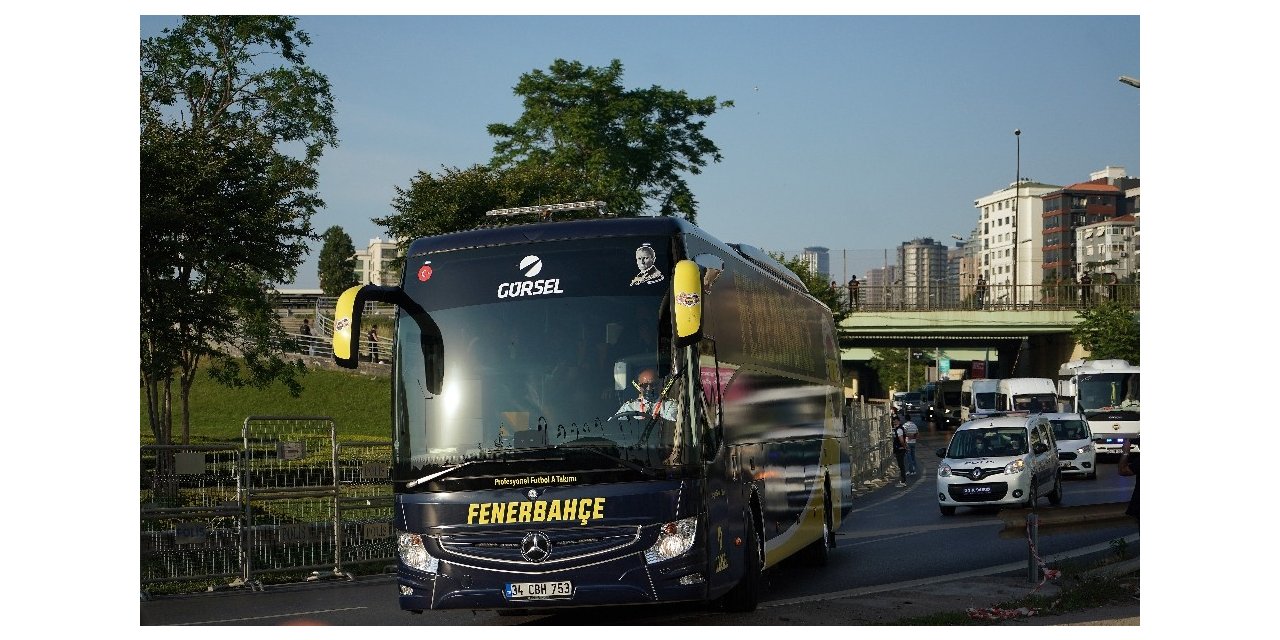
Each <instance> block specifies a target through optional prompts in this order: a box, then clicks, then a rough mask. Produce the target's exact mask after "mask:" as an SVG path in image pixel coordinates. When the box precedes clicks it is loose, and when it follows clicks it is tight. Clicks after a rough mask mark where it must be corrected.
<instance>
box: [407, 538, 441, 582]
mask: <svg viewBox="0 0 1280 640" xmlns="http://www.w3.org/2000/svg"><path fill="white" fill-rule="evenodd" d="M399 548H400V561H401V562H403V563H405V564H406V565H408V566H410V567H413V568H414V569H417V570H418V571H425V572H426V573H436V572H437V571H439V570H440V561H439V560H438V559H436V558H434V557H432V555H431V554H429V553H427V548H426V546H425V545H423V544H422V536H420V535H418V534H416V533H406V532H403V531H402V532H400V540H399Z"/></svg>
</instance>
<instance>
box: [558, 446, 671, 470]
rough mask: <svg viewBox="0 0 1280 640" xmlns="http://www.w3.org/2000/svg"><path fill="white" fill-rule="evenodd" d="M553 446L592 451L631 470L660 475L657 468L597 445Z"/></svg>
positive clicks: (567, 449)
mask: <svg viewBox="0 0 1280 640" xmlns="http://www.w3.org/2000/svg"><path fill="white" fill-rule="evenodd" d="M552 448H553V449H558V450H559V449H562V450H565V451H590V452H591V453H594V454H596V455H598V456H600V457H601V458H606V459H608V460H612V461H614V462H616V463H618V464H620V465H622V466H624V467H626V468H628V469H631V470H633V471H639V472H640V473H643V474H644V475H646V476H649V477H654V476H657V475H658V472H657V471H656V470H655V469H651V468H649V467H646V466H644V465H639V464H636V463H634V462H632V461H630V460H624V459H622V458H619V457H618V456H615V455H612V454H609V453H605V452H603V451H601V450H599V449H597V448H595V447H582V446H577V447H572V446H565V445H563V444H558V445H556V446H554V447H552Z"/></svg>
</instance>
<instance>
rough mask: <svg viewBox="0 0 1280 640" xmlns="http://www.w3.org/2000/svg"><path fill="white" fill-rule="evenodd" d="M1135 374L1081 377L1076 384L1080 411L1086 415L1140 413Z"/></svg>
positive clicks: (1105, 374) (1140, 406)
mask: <svg viewBox="0 0 1280 640" xmlns="http://www.w3.org/2000/svg"><path fill="white" fill-rule="evenodd" d="M1138 375H1139V374H1137V373H1094V374H1088V375H1081V376H1080V377H1079V379H1078V381H1077V384H1076V394H1077V395H1076V398H1077V401H1078V402H1079V404H1080V410H1081V411H1083V412H1085V413H1086V414H1096V413H1117V412H1123V413H1132V414H1134V417H1133V418H1132V419H1137V414H1139V413H1141V411H1142V402H1141V397H1140V394H1139V386H1138Z"/></svg>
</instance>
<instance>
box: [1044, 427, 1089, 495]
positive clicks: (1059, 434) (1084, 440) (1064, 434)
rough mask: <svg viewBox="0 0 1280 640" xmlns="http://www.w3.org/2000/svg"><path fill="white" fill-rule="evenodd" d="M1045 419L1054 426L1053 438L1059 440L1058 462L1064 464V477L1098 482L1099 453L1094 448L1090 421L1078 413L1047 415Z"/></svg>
mask: <svg viewBox="0 0 1280 640" xmlns="http://www.w3.org/2000/svg"><path fill="white" fill-rule="evenodd" d="M1044 417H1046V418H1048V419H1049V424H1051V425H1053V437H1054V438H1056V439H1057V440H1058V460H1059V461H1061V463H1062V473H1063V475H1069V476H1077V475H1081V476H1084V477H1086V478H1088V479H1090V480H1097V479H1098V466H1097V462H1098V452H1097V451H1096V450H1095V449H1094V447H1093V432H1092V431H1090V430H1089V421H1088V420H1086V419H1085V417H1084V416H1083V415H1080V414H1078V413H1046V414H1044Z"/></svg>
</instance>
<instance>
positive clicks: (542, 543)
mask: <svg viewBox="0 0 1280 640" xmlns="http://www.w3.org/2000/svg"><path fill="white" fill-rule="evenodd" d="M520 555H522V556H524V559H525V560H528V561H529V562H542V561H543V560H546V559H547V558H548V557H549V556H550V555H551V539H550V538H548V537H547V534H545V533H540V532H536V531H535V532H533V533H527V534H525V536H524V540H521V541H520Z"/></svg>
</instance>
